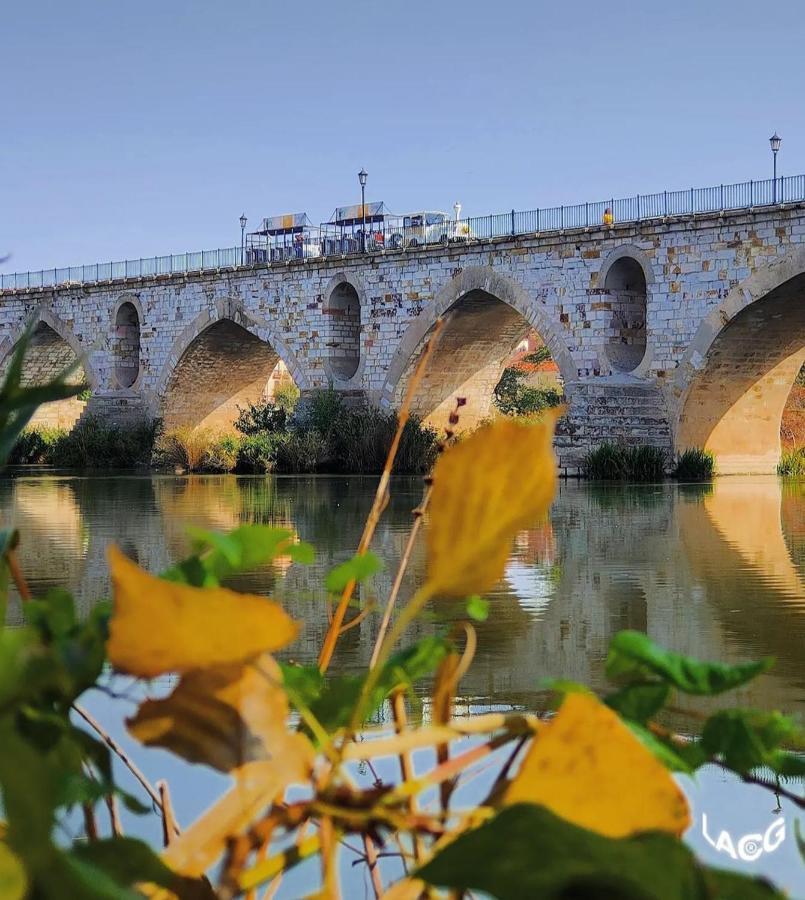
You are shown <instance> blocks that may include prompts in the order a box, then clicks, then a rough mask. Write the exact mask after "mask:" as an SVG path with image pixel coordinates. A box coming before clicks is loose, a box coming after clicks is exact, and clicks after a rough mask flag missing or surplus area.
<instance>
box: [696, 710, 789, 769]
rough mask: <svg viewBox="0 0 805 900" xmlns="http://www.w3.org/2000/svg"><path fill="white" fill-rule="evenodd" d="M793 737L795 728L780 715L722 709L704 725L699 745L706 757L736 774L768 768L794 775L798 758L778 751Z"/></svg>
mask: <svg viewBox="0 0 805 900" xmlns="http://www.w3.org/2000/svg"><path fill="white" fill-rule="evenodd" d="M796 737H797V727H796V725H795V724H794V722H793V721H792V720H791V719H789V718H788V717H787V716H784V715H782V713H779V712H770V713H767V712H761V711H759V710H752V709H725V710H721V711H720V712H717V713H715V715H712V716H710V718H709V719H708V720H707V721H706V722H705V724H704V729H703V730H702V738H701V743H702V747H703V749H704V750H705V751H706V752H707V753H708V754H709V755H710V756H715V757H718V758H719V759H720V760H721V761H722V762H723V763H724V765H725V766H727V767H728V768H730V769H732V770H733V771H734V772H738V773H739V774H742V775H743V774H746V773H747V772H750V771H751V770H752V769H757V768H760V767H761V766H768V767H769V768H771V769H773V770H774V771H778V770H779V769H780V768H783V769H785V768H786V767H790V768H788V770H787V771H786V772H781V773H780V774H788V775H795V774H798V773H797V769H798V765H797V762H796V760H797V759H798V757H796V756H795V755H794V754H786V753H782V752H781V751H779V750H778V748H779V746H780V745H781V744H782V743H783V742H788V741H792V740H794V739H795V738H796Z"/></svg>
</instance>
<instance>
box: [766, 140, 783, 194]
mask: <svg viewBox="0 0 805 900" xmlns="http://www.w3.org/2000/svg"><path fill="white" fill-rule="evenodd" d="M782 140H783V139H782V138H781V137H780V135H779V134H777V132H776V131H775V132H774V134H773V135H772V136H771V137H770V138H769V144H770V145H771V154H772V159H773V160H774V182H773V185H772V189H771V202H772V203H776V202H777V151H778V150H779V149H780V144H781V143H782Z"/></svg>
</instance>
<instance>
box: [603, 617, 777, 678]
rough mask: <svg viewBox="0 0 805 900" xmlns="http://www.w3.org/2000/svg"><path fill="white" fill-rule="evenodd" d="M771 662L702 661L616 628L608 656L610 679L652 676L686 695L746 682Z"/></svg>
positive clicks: (631, 632) (639, 635)
mask: <svg viewBox="0 0 805 900" xmlns="http://www.w3.org/2000/svg"><path fill="white" fill-rule="evenodd" d="M773 665H774V659H772V658H771V657H767V658H765V659H762V660H760V661H759V662H752V663H742V664H740V665H737V666H730V665H726V664H725V663H709V662H701V661H699V660H696V659H691V658H690V657H689V656H683V655H682V654H680V653H673V652H672V651H671V650H665V649H664V648H663V647H660V646H659V645H657V644H655V643H654V642H653V641H652V640H651V638H649V637H648V636H647V635H645V634H642V633H641V632H639V631H619V632H618V633H617V634H616V635H615V637H613V638H612V641H611V642H610V645H609V654H608V655H607V675H608V676H609V677H610V678H625V679H638V680H645V679H646V677H647V676H654V677H655V678H658V679H660V680H661V681H664V682H666V683H668V684H671V685H673V686H674V687H676V688H678V689H679V690H680V691H683V692H684V693H686V694H720V693H722V692H724V691H729V690H732V689H733V688H736V687H740V686H741V685H742V684H746V682H747V681H751V680H752V679H753V678H755V677H756V676H757V675H760V674H761V673H762V672H767V671H768V670H769V669H770V668H771V667H772V666H773Z"/></svg>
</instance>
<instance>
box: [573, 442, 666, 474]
mask: <svg viewBox="0 0 805 900" xmlns="http://www.w3.org/2000/svg"><path fill="white" fill-rule="evenodd" d="M667 462H668V458H667V456H666V453H665V451H664V450H662V449H660V448H659V447H650V446H644V447H624V446H621V445H619V444H611V443H604V444H601V445H600V446H599V447H596V448H595V449H594V450H591V451H590V452H589V453H588V454H587V455H586V456H585V457H584V462H583V469H584V474H585V475H586V476H587V477H588V478H590V479H592V480H593V481H643V482H648V481H662V480H663V479H664V478H665V470H666V466H667Z"/></svg>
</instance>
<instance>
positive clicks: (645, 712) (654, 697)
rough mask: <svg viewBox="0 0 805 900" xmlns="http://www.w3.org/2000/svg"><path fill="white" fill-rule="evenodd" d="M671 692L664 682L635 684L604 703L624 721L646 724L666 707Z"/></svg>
mask: <svg viewBox="0 0 805 900" xmlns="http://www.w3.org/2000/svg"><path fill="white" fill-rule="evenodd" d="M670 692H671V687H670V685H668V684H666V683H665V682H662V681H659V682H658V681H649V682H635V683H634V684H630V685H627V686H626V687H624V688H622V689H621V690H619V691H616V692H615V693H614V694H610V695H609V696H608V697H604V703H606V705H607V706H608V707H609V708H610V709H614V710H615V712H616V713H618V715H620V716H622V717H623V718H624V719H632V720H633V721H635V722H646V721H648V720H649V719H651V718H652V717H653V716H654V715H656V713H658V712H659V711H660V710H661V709H662V708H663V706H665V703H666V701H667V700H668V695H669V694H670Z"/></svg>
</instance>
